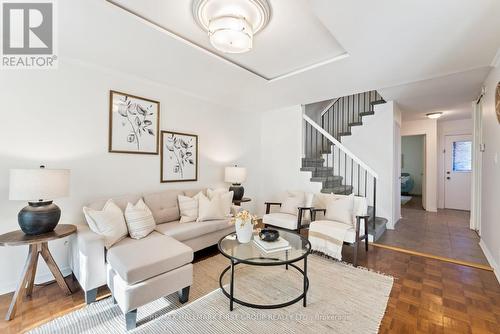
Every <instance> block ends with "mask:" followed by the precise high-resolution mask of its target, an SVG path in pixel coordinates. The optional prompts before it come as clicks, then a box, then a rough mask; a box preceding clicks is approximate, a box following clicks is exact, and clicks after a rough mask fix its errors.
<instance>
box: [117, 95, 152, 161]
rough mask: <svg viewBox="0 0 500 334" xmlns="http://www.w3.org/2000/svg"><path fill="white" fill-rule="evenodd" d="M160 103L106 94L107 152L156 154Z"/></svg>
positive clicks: (140, 98)
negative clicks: (107, 106)
mask: <svg viewBox="0 0 500 334" xmlns="http://www.w3.org/2000/svg"><path fill="white" fill-rule="evenodd" d="M159 130H160V102H158V101H154V100H150V99H145V98H142V97H139V96H134V95H130V94H126V93H121V92H117V91H110V94H109V148H108V150H109V152H115V153H137V154H158V142H159Z"/></svg>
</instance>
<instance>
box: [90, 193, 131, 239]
mask: <svg viewBox="0 0 500 334" xmlns="http://www.w3.org/2000/svg"><path fill="white" fill-rule="evenodd" d="M83 213H84V214H85V218H86V219H87V223H88V224H89V227H90V229H91V230H92V231H93V232H95V233H97V234H99V235H101V236H103V237H104V245H105V246H106V248H110V247H111V246H113V245H114V244H115V243H117V242H118V241H120V240H122V239H123V238H125V237H126V236H127V235H128V230H127V224H126V223H125V217H124V216H123V212H122V210H121V209H120V208H119V207H118V205H116V204H115V203H114V202H113V200H111V199H110V200H108V201H107V202H106V204H105V205H104V207H103V208H102V210H100V211H99V210H94V209H91V208H88V207H84V208H83Z"/></svg>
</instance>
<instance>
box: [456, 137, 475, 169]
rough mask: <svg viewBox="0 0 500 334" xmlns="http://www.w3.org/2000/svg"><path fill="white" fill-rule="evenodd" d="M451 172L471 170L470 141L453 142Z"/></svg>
mask: <svg viewBox="0 0 500 334" xmlns="http://www.w3.org/2000/svg"><path fill="white" fill-rule="evenodd" d="M452 156H453V171H454V172H470V171H471V170H472V141H470V140H467V141H455V142H453V152H452Z"/></svg>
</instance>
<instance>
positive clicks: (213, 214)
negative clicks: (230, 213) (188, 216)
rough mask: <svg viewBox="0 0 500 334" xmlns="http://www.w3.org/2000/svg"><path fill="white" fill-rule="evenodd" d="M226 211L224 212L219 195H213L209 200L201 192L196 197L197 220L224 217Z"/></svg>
mask: <svg viewBox="0 0 500 334" xmlns="http://www.w3.org/2000/svg"><path fill="white" fill-rule="evenodd" d="M226 217H227V216H226V213H225V212H224V205H223V203H222V200H221V197H217V196H216V197H214V198H212V199H211V200H210V199H208V197H206V196H205V195H203V194H201V195H200V197H199V198H198V219H196V221H197V222H203V221H207V220H218V219H225V218H226Z"/></svg>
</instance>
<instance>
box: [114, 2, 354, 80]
mask: <svg viewBox="0 0 500 334" xmlns="http://www.w3.org/2000/svg"><path fill="white" fill-rule="evenodd" d="M111 2H112V3H114V4H117V5H119V6H120V7H121V8H124V9H127V10H128V11H130V12H132V13H134V14H137V15H139V16H141V17H143V18H146V19H147V20H148V21H150V22H153V23H155V24H157V25H159V26H161V27H164V28H165V29H166V30H169V31H170V32H172V33H174V34H176V35H178V36H180V37H182V38H184V39H186V40H187V41H189V42H192V43H194V44H196V45H198V46H200V47H202V48H204V49H206V50H208V51H210V52H213V53H215V54H217V55H219V56H221V57H223V58H225V59H227V60H229V61H231V62H234V63H236V64H238V65H241V66H242V67H244V68H246V69H249V70H250V71H252V72H255V73H256V74H258V75H260V76H262V77H263V78H265V79H268V80H270V79H275V78H277V77H279V76H283V75H286V74H288V73H290V72H293V71H297V70H299V69H302V68H305V67H308V66H311V65H313V64H317V63H319V62H324V61H327V60H329V59H334V58H336V57H338V56H340V55H343V54H344V53H345V50H344V49H343V48H342V46H341V45H340V44H339V43H338V42H337V41H336V40H335V37H334V36H333V35H332V34H331V33H330V32H329V31H328V30H327V29H326V28H325V27H324V26H323V24H322V23H321V21H320V20H319V19H318V18H317V17H316V15H315V14H314V13H313V12H312V9H311V6H310V5H309V3H308V1H307V0H293V1H286V2H285V1H279V0H274V1H270V3H271V6H272V19H271V21H270V22H269V24H268V26H267V27H265V29H264V30H262V31H260V32H259V33H257V34H256V35H255V37H254V48H253V49H252V50H251V51H249V52H247V53H243V54H225V53H222V52H220V51H218V50H216V49H215V48H213V47H212V45H211V44H210V42H209V39H208V36H207V32H205V31H203V30H202V29H201V28H200V27H199V26H198V25H197V24H193V23H194V19H193V14H192V7H191V5H192V1H172V0H171V1H164V0H141V1H138V0H112V1H111ZM277 36H279V38H277ZM311 36H314V38H311ZM299 50H300V52H298V51H299Z"/></svg>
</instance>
